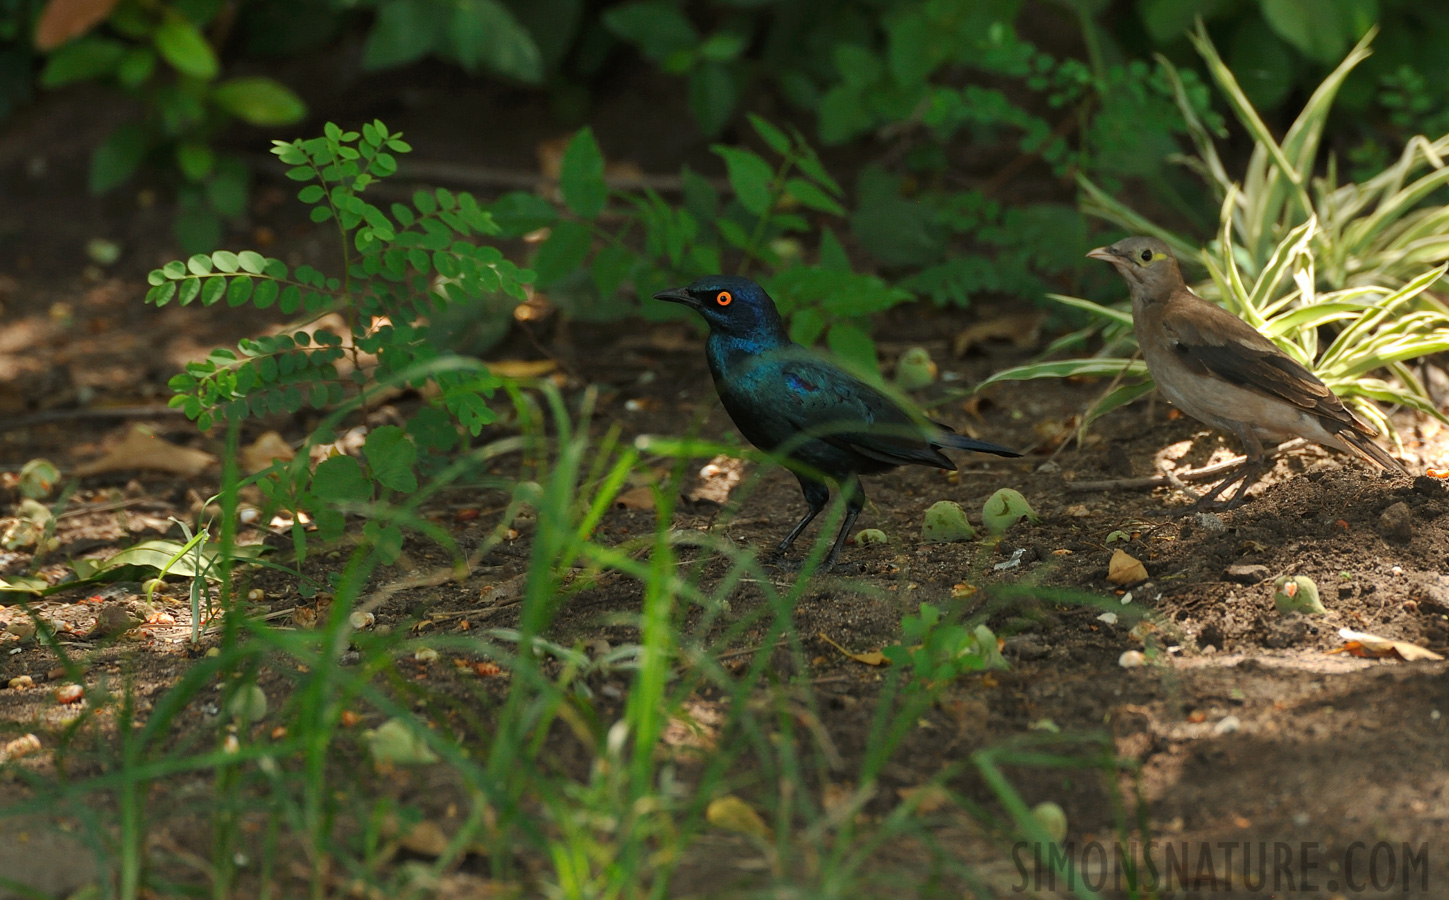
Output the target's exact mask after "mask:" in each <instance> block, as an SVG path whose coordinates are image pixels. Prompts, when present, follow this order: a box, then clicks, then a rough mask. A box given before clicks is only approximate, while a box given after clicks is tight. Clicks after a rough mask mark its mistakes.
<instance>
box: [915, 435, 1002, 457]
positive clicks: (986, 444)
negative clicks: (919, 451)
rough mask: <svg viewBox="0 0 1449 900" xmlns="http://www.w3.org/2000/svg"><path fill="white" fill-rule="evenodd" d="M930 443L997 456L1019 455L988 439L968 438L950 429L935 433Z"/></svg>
mask: <svg viewBox="0 0 1449 900" xmlns="http://www.w3.org/2000/svg"><path fill="white" fill-rule="evenodd" d="M932 443H934V444H935V445H936V446H938V447H950V448H952V449H955V450H974V451H976V452H977V453H994V454H996V455H997V456H1020V455H1021V454H1020V453H1017V452H1016V451H1015V450H1008V449H1007V448H1006V447H1003V446H1001V445H1000V444H993V443H991V442H990V441H978V440H976V439H975V438H969V437H966V436H965V435H964V434H956V433H955V432H952V431H948V432H946V433H944V434H940V435H937V437H936V439H935V440H934V441H932Z"/></svg>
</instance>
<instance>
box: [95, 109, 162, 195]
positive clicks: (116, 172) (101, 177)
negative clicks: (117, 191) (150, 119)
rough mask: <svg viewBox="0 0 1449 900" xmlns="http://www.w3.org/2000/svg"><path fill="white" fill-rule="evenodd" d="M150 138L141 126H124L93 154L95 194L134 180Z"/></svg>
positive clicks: (131, 124)
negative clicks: (133, 177)
mask: <svg viewBox="0 0 1449 900" xmlns="http://www.w3.org/2000/svg"><path fill="white" fill-rule="evenodd" d="M147 142H148V137H147V133H146V129H145V127H144V126H142V125H140V124H138V123H130V124H126V125H122V126H120V127H119V128H117V129H116V130H115V131H113V132H111V135H110V137H108V138H106V140H105V142H104V143H102V144H101V145H100V146H99V147H97V148H96V149H95V151H94V152H93V153H91V172H90V189H91V193H93V194H104V193H105V192H106V191H109V190H111V189H112V188H114V187H117V186H118V185H120V184H123V183H124V182H126V181H127V180H129V179H130V177H131V175H133V174H134V173H135V171H136V169H137V168H138V167H139V166H140V165H141V161H142V160H143V159H145V158H146V150H147Z"/></svg>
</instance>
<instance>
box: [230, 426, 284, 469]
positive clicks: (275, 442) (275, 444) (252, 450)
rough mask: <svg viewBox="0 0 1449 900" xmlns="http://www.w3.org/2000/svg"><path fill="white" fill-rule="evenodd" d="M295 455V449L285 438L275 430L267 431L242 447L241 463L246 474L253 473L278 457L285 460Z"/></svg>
mask: <svg viewBox="0 0 1449 900" xmlns="http://www.w3.org/2000/svg"><path fill="white" fill-rule="evenodd" d="M296 455H297V451H295V450H293V449H292V445H291V444H289V443H287V440H286V438H284V437H282V436H281V435H280V434H278V433H277V432H275V431H268V432H267V433H266V434H263V435H262V436H261V437H259V438H257V439H256V440H254V441H252V442H251V443H250V444H247V445H246V446H245V447H243V448H242V450H241V464H242V468H243V469H245V470H246V471H247V472H248V474H254V473H256V472H260V471H261V470H263V469H265V468H267V467H268V466H270V465H271V464H272V463H273V462H275V461H277V460H279V459H280V460H282V461H283V462H287V461H290V460H291V459H292V458H293V457H295V456H296Z"/></svg>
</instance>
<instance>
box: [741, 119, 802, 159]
mask: <svg viewBox="0 0 1449 900" xmlns="http://www.w3.org/2000/svg"><path fill="white" fill-rule="evenodd" d="M748 118H749V120H750V124H751V125H752V126H754V129H755V133H756V134H758V135H759V136H760V138H761V140H763V141H764V142H765V143H766V144H767V145H768V146H769V148H770V149H771V150H774V151H775V152H776V153H778V154H780V155H781V156H789V155H790V149H791V141H790V138H789V136H788V135H786V134H785V132H783V131H781V130H780V129H778V128H776V127H775V126H774V125H771V124H770V123H769V122H768V121H767V120H766V119H764V118H763V117H761V116H757V115H755V114H754V113H749V114H748Z"/></svg>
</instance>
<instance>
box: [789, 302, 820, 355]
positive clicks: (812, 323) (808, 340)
mask: <svg viewBox="0 0 1449 900" xmlns="http://www.w3.org/2000/svg"><path fill="white" fill-rule="evenodd" d="M824 333H825V319H824V318H822V317H821V315H820V312H819V311H818V310H816V309H815V308H814V307H806V308H805V309H802V310H800V311H799V312H797V313H795V315H793V316H791V317H790V340H792V341H794V342H795V343H797V344H804V345H805V346H807V347H808V346H810V345H811V344H813V343H815V342H816V341H818V340H820V335H822V334H824Z"/></svg>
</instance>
